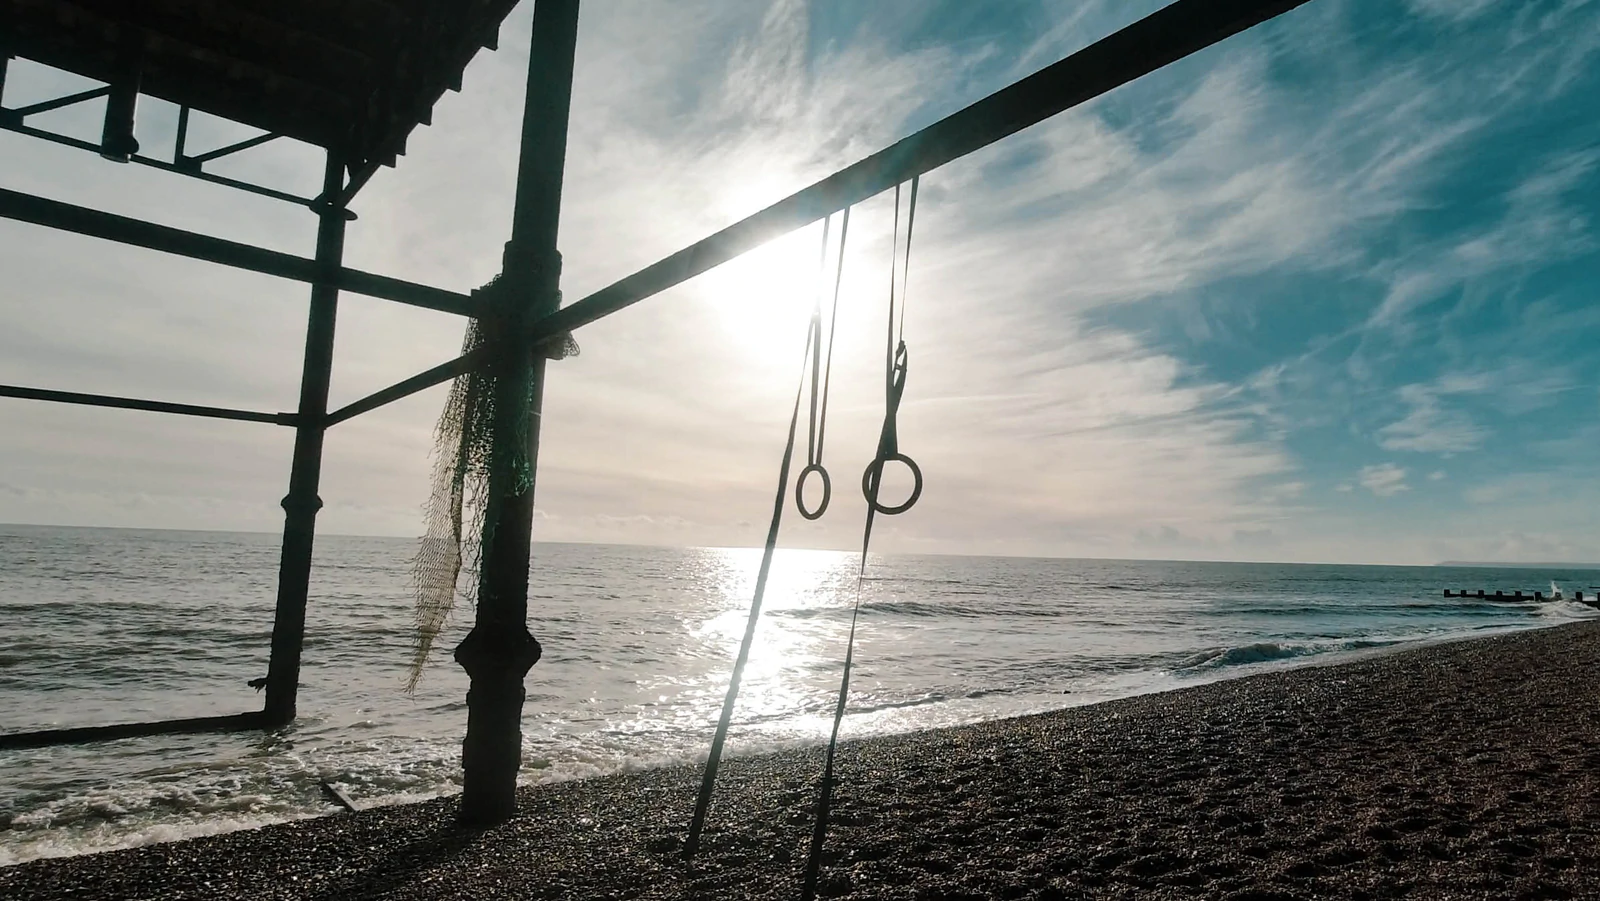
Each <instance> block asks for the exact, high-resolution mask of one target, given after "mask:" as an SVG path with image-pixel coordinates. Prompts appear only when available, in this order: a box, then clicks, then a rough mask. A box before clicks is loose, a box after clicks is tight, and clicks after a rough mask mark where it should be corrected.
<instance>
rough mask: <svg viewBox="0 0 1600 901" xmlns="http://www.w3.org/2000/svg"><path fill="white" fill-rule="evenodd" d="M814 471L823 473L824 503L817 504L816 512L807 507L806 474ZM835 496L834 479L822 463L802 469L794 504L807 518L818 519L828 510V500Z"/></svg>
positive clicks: (795, 489)
mask: <svg viewBox="0 0 1600 901" xmlns="http://www.w3.org/2000/svg"><path fill="white" fill-rule="evenodd" d="M813 472H817V473H821V474H822V503H820V504H818V505H817V509H816V511H815V512H812V511H810V510H807V509H806V476H808V475H811V474H812V473H813ZM832 497H833V480H832V479H830V478H828V471H827V470H826V469H823V468H822V464H821V463H813V464H811V465H810V466H807V467H806V468H805V469H802V470H800V478H799V479H798V480H797V481H796V482H795V483H794V505H795V506H796V507H799V508H800V515H801V516H804V517H805V518H806V519H818V518H820V517H821V516H822V514H824V513H826V512H828V500H829V499H830V498H832Z"/></svg>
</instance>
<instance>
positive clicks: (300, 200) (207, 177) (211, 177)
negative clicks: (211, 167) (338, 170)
mask: <svg viewBox="0 0 1600 901" xmlns="http://www.w3.org/2000/svg"><path fill="white" fill-rule="evenodd" d="M0 130H4V131H14V132H16V133H17V134H19V135H27V136H28V137H30V138H38V139H39V140H41V141H49V142H50V143H52V144H60V145H62V146H63V147H74V148H77V149H78V150H92V151H94V152H95V153H99V152H100V145H99V144H96V143H94V142H92V141H82V140H79V139H77V138H73V137H68V136H67V135H60V134H56V133H55V132H53V131H45V130H44V129H42V128H34V127H33V126H31V125H22V124H18V123H11V122H5V121H0ZM128 162H130V163H135V164H137V165H140V166H149V167H150V168H152V169H160V170H161V171H163V172H173V173H176V174H178V175H186V176H188V177H190V178H197V179H199V180H200V181H205V182H210V183H212V184H214V185H222V186H223V187H225V188H233V189H235V190H238V191H245V192H248V193H250V194H255V195H257V196H260V197H270V198H272V199H273V200H282V201H284V202H285V203H292V204H295V205H296V206H305V207H309V206H311V205H312V204H314V203H316V200H315V198H311V197H301V196H299V195H298V194H289V193H287V192H284V191H278V190H275V189H273V188H267V187H263V186H261V185H257V184H251V183H250V182H247V181H240V180H239V179H237V178H229V177H227V176H226V175H217V174H215V173H211V172H206V171H204V170H202V169H196V168H192V167H191V168H184V167H182V166H179V165H178V164H176V163H170V162H168V161H166V160H158V159H156V158H155V157H149V156H144V155H143V154H138V153H135V154H133V155H131V156H129V157H128Z"/></svg>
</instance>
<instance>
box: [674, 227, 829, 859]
mask: <svg viewBox="0 0 1600 901" xmlns="http://www.w3.org/2000/svg"><path fill="white" fill-rule="evenodd" d="M823 248H824V250H826V248H827V228H826V227H824V228H823ZM815 337H816V330H815V329H811V330H808V331H807V333H806V353H805V361H806V362H805V365H804V366H802V367H801V371H800V384H799V386H797V387H796V388H795V391H794V411H793V412H792V413H790V414H789V439H788V442H787V443H785V444H784V447H783V463H782V465H780V466H779V467H778V494H777V497H775V498H774V499H773V502H772V524H771V525H770V526H768V527H767V544H766V548H765V549H764V550H763V551H762V553H761V569H760V571H759V572H758V573H757V575H756V590H755V598H754V599H753V600H752V601H751V602H750V618H749V619H748V620H747V621H746V622H745V627H744V638H742V639H741V640H740V641H739V653H738V656H736V657H735V658H734V661H733V675H732V677H731V678H730V679H729V680H728V694H727V696H726V697H725V698H723V701H722V715H721V716H720V717H719V718H718V719H717V731H716V733H715V734H714V735H713V736H712V738H711V752H710V754H709V755H708V756H707V757H706V770H705V775H704V777H703V778H702V779H701V780H700V796H699V797H698V798H696V799H695V804H694V816H693V817H692V818H691V819H690V820H689V837H688V839H687V840H686V841H685V842H684V845H683V856H684V858H685V859H688V858H691V857H693V856H694V855H695V852H696V851H698V850H699V848H700V833H701V832H702V831H703V830H704V829H705V825H706V813H707V812H708V811H709V810H710V809H711V794H712V791H713V790H714V789H715V787H716V783H717V765H718V764H719V763H720V762H721V761H722V746H723V744H724V743H725V742H726V741H727V738H728V724H729V722H731V721H732V719H733V708H734V705H735V704H736V703H738V700H739V682H740V680H741V679H742V678H743V677H744V667H745V664H746V663H747V662H749V660H750V646H751V645H752V644H753V643H754V642H755V637H756V623H757V622H758V621H759V620H760V619H761V601H762V598H763V597H764V596H765V594H766V591H767V574H768V573H769V572H771V570H772V556H773V552H774V551H775V550H776V549H777V546H778V526H779V524H780V523H781V522H782V521H783V502H784V500H785V499H786V494H787V490H788V487H789V465H790V463H792V462H793V460H794V444H795V434H796V432H797V431H798V427H799V425H800V397H801V396H802V395H803V394H804V393H805V387H806V375H805V370H806V368H807V367H812V366H813V362H812V361H813V360H814V359H815V354H814V347H813V339H814V338H815Z"/></svg>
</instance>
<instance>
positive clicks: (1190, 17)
mask: <svg viewBox="0 0 1600 901" xmlns="http://www.w3.org/2000/svg"><path fill="white" fill-rule="evenodd" d="M1306 2H1308V0H1178V2H1176V3H1173V4H1172V5H1170V6H1167V7H1165V8H1163V9H1162V10H1160V11H1159V12H1156V13H1154V14H1152V15H1150V16H1147V17H1145V18H1143V19H1140V20H1139V21H1138V22H1135V23H1134V24H1132V25H1129V26H1128V27H1127V28H1124V29H1122V30H1121V31H1118V32H1116V33H1115V34H1112V35H1111V36H1109V37H1107V38H1104V39H1102V40H1100V41H1097V42H1095V43H1094V44H1091V45H1089V46H1088V47H1086V48H1084V49H1083V50H1080V51H1078V52H1077V53H1074V54H1072V55H1071V56H1069V57H1067V58H1065V59H1063V60H1060V61H1058V62H1056V63H1053V64H1051V65H1049V66H1046V67H1045V68H1043V69H1040V70H1039V71H1038V72H1035V73H1034V74H1032V75H1029V76H1028V77H1026V78H1024V79H1022V80H1021V81H1018V82H1015V83H1013V84H1011V85H1009V86H1008V87H1005V88H1002V89H1000V90H999V91H996V92H995V93H993V94H990V95H989V96H987V97H985V98H983V99H982V100H979V101H978V102H976V103H974V104H972V105H971V106H968V107H966V108H965V109H962V110H960V111H959V112H956V113H954V114H952V115H949V116H946V117H945V118H943V119H940V120H939V121H938V122H935V123H933V124H932V125H930V126H928V127H927V128H924V129H923V130H921V131H919V132H917V133H916V134H913V135H911V136H910V137H908V138H904V139H902V140H900V141H897V142H896V143H894V144H891V145H890V146H888V147H886V148H884V149H883V150H880V151H878V152H877V153H874V154H873V155H871V156H869V157H867V158H866V159H864V160H861V161H860V162H858V163H856V164H855V165H853V166H850V167H848V168H846V169H842V170H840V171H838V172H835V173H834V174H833V175H830V176H828V177H827V178H824V179H822V180H821V181H819V182H817V183H815V184H813V185H811V186H810V187H808V188H805V189H803V190H801V191H799V192H797V193H794V194H791V195H789V196H788V197H786V198H784V199H783V200H780V201H778V202H777V203H775V204H773V205H772V206H769V207H767V208H766V209H764V210H762V211H761V212H759V213H756V214H755V215H753V216H750V217H748V218H745V219H743V220H740V221H739V222H736V223H734V224H733V225H730V226H728V227H727V228H725V229H723V230H722V231H719V232H717V233H716V234H714V235H711V236H710V237H707V238H705V239H703V240H701V241H699V242H697V243H695V244H691V245H690V246H688V247H686V248H684V249H683V250H680V251H678V252H677V253H674V254H672V255H671V256H669V257H667V258H665V259H663V260H661V261H659V262H657V263H654V264H652V265H650V266H646V267H645V268H643V269H641V270H639V271H638V272H635V273H634V274H633V275H630V276H628V277H627V278H624V279H622V280H621V281H619V282H616V283H615V284H612V285H610V286H608V287H605V288H601V289H600V290H599V291H596V292H595V293H593V294H590V295H589V296H588V297H585V298H583V299H582V300H579V301H578V302H576V303H574V304H572V305H570V306H568V307H565V308H563V309H561V310H559V311H558V312H556V313H554V314H552V315H550V316H546V317H544V318H543V319H540V320H538V321H537V322H535V323H533V325H532V326H531V329H530V333H529V335H528V336H527V340H528V344H529V345H530V346H533V345H537V344H539V343H542V342H544V341H548V340H550V339H551V338H553V337H555V336H557V335H561V334H563V333H567V332H571V331H573V330H574V329H577V328H579V327H581V326H585V325H588V324H589V323H591V322H594V321H595V320H597V319H601V318H603V317H605V316H609V315H611V314H612V313H615V312H618V311H619V310H623V309H626V308H627V307H630V306H632V305H633V304H636V303H638V302H639V301H642V300H645V299H646V298H649V297H653V296H655V295H657V294H660V293H661V292H663V291H665V290H667V289H668V288H672V287H674V286H676V285H679V284H682V283H683V282H685V281H688V280H689V279H691V278H694V277H695V276H697V275H699V274H701V273H703V272H706V271H708V270H710V269H713V268H715V267H717V266H720V265H722V264H723V263H726V262H728V261H729V260H731V259H733V258H734V257H737V256H739V255H740V254H743V253H745V252H747V251H750V250H753V249H755V248H756V247H759V246H760V245H762V244H764V243H766V242H768V241H771V240H772V239H774V238H777V237H779V236H780V235H783V234H786V233H788V232H791V231H794V230H795V229H798V228H803V227H805V226H806V225H809V224H811V223H813V222H816V221H817V220H819V219H822V218H823V217H825V216H828V215H831V214H833V213H836V212H838V211H840V210H842V209H844V208H845V207H848V206H851V205H852V204H856V203H859V202H861V201H863V200H866V199H867V198H869V197H872V196H874V195H877V194H879V193H881V192H883V191H886V190H888V189H889V188H892V187H894V186H895V185H898V184H901V183H903V182H905V181H907V180H909V179H911V178H912V177H913V176H917V175H923V174H925V173H927V172H931V171H933V170H934V169H937V168H939V167H940V166H943V165H944V164H945V163H948V162H951V161H952V160H956V159H960V158H961V157H963V156H966V155H967V154H969V153H972V152H974V151H977V150H981V149H983V148H984V147H987V146H989V145H990V144H993V143H995V142H997V141H1000V140H1002V139H1004V138H1007V137H1010V136H1011V135H1014V134H1016V133H1017V132H1020V131H1022V130H1023V129H1026V128H1029V127H1031V126H1033V125H1037V124H1038V123H1040V122H1042V121H1044V120H1045V119H1048V118H1050V117H1051V116H1054V115H1056V114H1058V113H1061V112H1064V111H1066V110H1068V109H1071V108H1072V107H1074V106H1077V105H1079V104H1082V103H1085V102H1087V101H1089V100H1092V99H1094V98H1096V97H1099V96H1100V95H1102V94H1105V93H1106V92H1108V91H1111V90H1112V89H1114V88H1117V87H1120V86H1122V85H1124V84H1127V83H1128V82H1130V81H1134V80H1136V79H1138V78H1141V77H1143V76H1145V75H1148V74H1150V73H1151V72H1154V71H1156V70H1157V69H1160V68H1161V67H1163V66H1166V65H1168V64H1169V63H1173V62H1176V61H1177V60H1180V59H1182V58H1184V57H1186V56H1188V55H1190V54H1192V53H1196V52H1198V51H1200V50H1204V49H1205V48H1207V47H1210V46H1211V45H1213V44H1216V43H1218V42H1220V41H1223V40H1225V39H1227V38H1229V37H1232V36H1233V35H1235V34H1238V33H1239V32H1241V31H1245V30H1246V29H1249V28H1251V27H1253V26H1255V25H1259V24H1261V23H1262V22H1265V21H1267V20H1268V19H1272V18H1275V17H1277V16H1279V15H1282V14H1283V13H1286V12H1288V11H1289V10H1291V9H1294V8H1295V7H1297V6H1301V5H1303V4H1305V3H1306ZM485 359H487V357H486V356H485V355H484V353H483V351H481V350H479V351H474V352H473V353H471V354H467V355H464V356H461V357H457V358H456V359H454V360H451V361H450V362H448V363H445V364H442V365H439V366H435V367H433V368H432V369H429V370H428V371H427V372H422V373H418V374H417V375H414V376H412V377H411V378H409V379H406V380H405V381H403V382H400V383H398V384H396V385H394V386H392V387H390V388H385V389H384V390H382V391H379V392H377V393H376V394H373V395H371V396H369V397H367V398H365V399H363V400H360V401H357V402H356V403H354V404H351V405H350V406H348V407H345V408H344V409H343V410H340V411H338V412H336V413H334V414H332V415H331V416H330V417H329V418H330V420H332V421H343V420H344V419H348V418H350V416H355V415H357V414H359V413H364V412H367V411H368V410H373V409H376V408H377V407H380V406H382V405H384V404H386V403H390V402H392V401H396V400H399V399H400V398H402V397H407V396H409V395H412V394H415V393H417V392H418V391H422V390H425V389H427V388H430V387H432V386H434V385H437V384H439V383H441V382H444V381H448V380H449V379H452V378H455V377H456V376H458V375H460V374H462V373H463V372H468V371H471V370H472V369H473V368H475V367H476V366H478V365H480V364H481V363H482V361H483V360H485Z"/></svg>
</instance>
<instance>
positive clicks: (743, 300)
mask: <svg viewBox="0 0 1600 901" xmlns="http://www.w3.org/2000/svg"><path fill="white" fill-rule="evenodd" d="M820 229H821V226H820V225H819V226H813V227H811V228H806V229H801V230H800V231H799V232H796V233H793V234H790V235H786V236H784V237H782V238H779V239H777V240H775V241H773V242H771V243H769V244H766V245H764V246H762V247H758V248H756V249H755V250H753V251H750V252H749V253H747V254H744V255H743V256H741V257H738V258H737V259H734V260H731V261H729V262H727V263H724V264H723V265H722V266H719V267H718V268H716V269H714V270H712V271H711V272H710V273H707V275H706V285H705V289H704V293H703V295H702V296H703V297H704V299H705V303H706V304H707V306H708V308H709V309H710V311H711V313H712V316H713V318H714V320H715V322H716V323H717V325H718V326H719V327H720V328H721V329H722V331H723V332H724V334H725V335H726V336H727V337H728V339H729V340H730V342H731V346H732V347H733V348H734V349H735V352H736V353H737V355H738V356H739V358H740V361H741V362H742V363H746V364H749V365H751V366H754V367H757V368H760V369H771V370H776V371H782V372H789V371H791V370H794V371H797V370H798V367H799V365H800V362H801V360H800V357H801V352H802V350H803V349H804V347H805V339H806V332H805V329H806V322H807V319H808V317H809V315H810V313H811V309H812V305H813V304H814V303H815V301H816V297H817V289H818V269H817V251H818V242H819V241H820V239H821V232H820Z"/></svg>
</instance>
